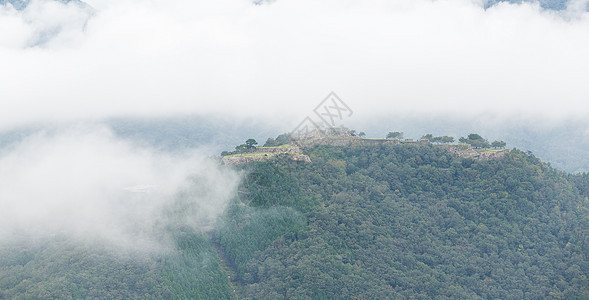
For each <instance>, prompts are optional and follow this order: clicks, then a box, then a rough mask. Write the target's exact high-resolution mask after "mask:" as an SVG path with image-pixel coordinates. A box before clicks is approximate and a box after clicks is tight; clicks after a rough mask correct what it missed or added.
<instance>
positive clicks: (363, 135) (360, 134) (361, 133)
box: [358, 131, 366, 138]
mask: <svg viewBox="0 0 589 300" xmlns="http://www.w3.org/2000/svg"><path fill="white" fill-rule="evenodd" d="M358 136H359V137H362V138H363V137H365V136H366V133H364V131H360V133H358Z"/></svg>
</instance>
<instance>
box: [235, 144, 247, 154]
mask: <svg viewBox="0 0 589 300" xmlns="http://www.w3.org/2000/svg"><path fill="white" fill-rule="evenodd" d="M247 149H248V148H247V145H246V144H241V145H239V146H235V152H237V153H243V152H245V151H246V150H247Z"/></svg>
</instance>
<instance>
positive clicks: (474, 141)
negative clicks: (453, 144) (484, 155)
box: [459, 133, 490, 148]
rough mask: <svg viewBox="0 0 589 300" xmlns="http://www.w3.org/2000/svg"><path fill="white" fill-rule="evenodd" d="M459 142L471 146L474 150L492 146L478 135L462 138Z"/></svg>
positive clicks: (473, 134)
mask: <svg viewBox="0 0 589 300" xmlns="http://www.w3.org/2000/svg"><path fill="white" fill-rule="evenodd" d="M459 141H460V142H461V143H466V144H470V145H471V146H472V147H474V148H488V147H489V146H490V145H489V142H488V141H487V140H486V139H484V138H483V137H482V136H480V135H478V134H476V133H471V134H469V135H468V138H464V137H461V138H460V139H459Z"/></svg>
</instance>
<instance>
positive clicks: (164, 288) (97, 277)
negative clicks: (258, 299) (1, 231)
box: [0, 230, 231, 299]
mask: <svg viewBox="0 0 589 300" xmlns="http://www.w3.org/2000/svg"><path fill="white" fill-rule="evenodd" d="M175 242H176V246H175V247H173V249H170V250H168V251H166V252H164V253H157V254H153V253H143V252H139V253H137V252H136V251H121V250H120V249H112V248H109V247H105V246H104V245H101V244H99V243H88V242H82V241H80V240H78V239H74V238H71V237H53V238H48V239H47V240H45V241H35V242H31V241H26V242H25V241H22V242H18V243H10V244H4V245H2V247H0V299H5V298H6V299H72V298H73V299H170V298H172V299H229V298H230V297H231V291H230V289H229V284H228V281H227V279H226V275H225V274H224V272H222V270H221V269H220V267H219V257H218V254H217V252H216V251H215V250H214V249H213V248H212V246H211V241H210V239H209V238H208V237H206V236H204V235H201V234H197V233H194V232H191V231H190V230H184V231H179V232H178V233H177V234H176V237H175Z"/></svg>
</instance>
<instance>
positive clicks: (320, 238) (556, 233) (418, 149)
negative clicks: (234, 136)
mask: <svg viewBox="0 0 589 300" xmlns="http://www.w3.org/2000/svg"><path fill="white" fill-rule="evenodd" d="M306 153H307V154H308V155H309V157H310V158H311V161H312V162H311V163H304V162H300V161H294V160H291V159H289V158H287V157H285V158H283V159H273V160H267V161H265V162H260V163H256V164H253V165H248V166H245V169H246V170H247V171H248V174H249V175H248V176H247V177H246V179H245V180H244V192H242V193H240V195H241V196H242V197H241V200H240V201H241V202H238V204H239V203H247V204H248V205H246V206H244V205H237V204H236V206H235V207H234V208H233V209H232V210H229V212H228V215H227V216H226V217H225V218H226V219H225V225H224V227H221V228H220V229H219V230H218V231H217V232H216V235H215V242H216V243H219V245H221V248H222V249H223V251H224V252H225V253H226V254H227V256H228V257H229V259H230V260H231V263H232V264H233V265H234V266H235V269H236V272H237V278H236V282H235V284H236V285H239V286H241V290H240V293H241V294H240V296H241V297H244V298H265V299H282V298H287V299H292V298H295V299H296V298H302V299H307V298H318V299H333V298H358V299H399V298H400V299H403V298H416V299H428V298H440V299H477V298H478V299H480V298H482V299H490V298H494V299H540V298H547V299H551V298H552V299H587V298H588V297H589V288H588V287H589V281H588V280H587V276H588V275H589V260H588V257H589V250H588V249H589V247H588V246H587V245H589V244H588V243H589V240H588V236H587V233H589V231H588V230H589V210H588V209H589V200H588V198H587V196H589V194H587V192H586V191H587V189H588V187H589V186H588V184H589V182H588V181H587V176H580V175H569V174H566V173H562V172H560V171H557V170H555V169H552V168H551V167H549V166H548V165H547V164H545V163H543V162H541V161H540V160H538V159H537V158H536V157H534V156H533V155H530V154H527V153H524V152H521V151H518V150H514V151H512V152H511V153H508V154H506V155H505V156H504V157H501V158H497V159H490V160H474V159H470V158H468V159H464V158H459V157H456V156H454V155H452V154H451V153H449V152H447V151H445V150H443V149H439V148H436V147H434V146H433V145H423V144H415V143H414V144H398V145H395V144H382V145H380V146H359V145H356V146H354V147H342V146H331V145H316V146H312V147H310V148H307V149H306ZM289 209H295V210H296V212H298V213H299V214H295V213H293V212H290V211H288V210H289ZM260 214H262V215H263V214H269V215H270V216H272V218H275V221H274V222H270V221H268V220H266V219H267V218H270V217H268V216H265V217H264V218H261V219H262V220H263V221H258V218H257V215H260ZM273 223H276V224H280V226H283V227H278V228H279V229H277V230H279V231H281V232H282V233H277V232H274V231H272V230H270V229H268V226H269V224H273Z"/></svg>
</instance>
